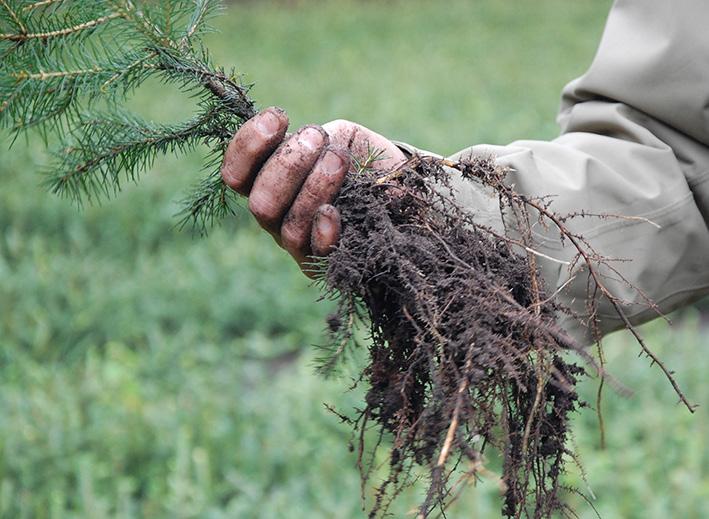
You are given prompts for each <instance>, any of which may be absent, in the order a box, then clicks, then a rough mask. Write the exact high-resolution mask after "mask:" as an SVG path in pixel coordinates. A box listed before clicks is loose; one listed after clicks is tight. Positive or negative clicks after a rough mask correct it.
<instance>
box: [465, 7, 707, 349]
mask: <svg viewBox="0 0 709 519" xmlns="http://www.w3.org/2000/svg"><path fill="white" fill-rule="evenodd" d="M707 19H709V4H708V3H706V2H704V1H703V0H679V1H677V2H665V1H663V0H618V1H616V3H615V4H614V6H613V9H612V10H611V13H610V16H609V19H608V23H607V26H606V30H605V32H604V35H603V39H602V41H601V44H600V47H599V50H598V52H597V55H596V57H595V59H594V61H593V64H592V65H591V67H590V69H589V71H588V72H587V73H586V74H585V75H584V76H582V77H581V78H579V79H577V80H575V81H573V82H571V83H570V84H569V85H568V86H567V87H566V88H565V89H564V94H563V101H562V109H561V113H560V116H559V122H560V124H561V128H562V135H561V136H560V137H559V138H558V139H556V140H554V141H552V142H536V141H519V142H516V143H513V144H511V145H510V146H507V147H497V148H489V147H488V148H485V147H474V148H471V149H469V150H464V151H463V152H461V154H466V153H470V152H471V151H476V152H479V151H483V150H486V151H491V152H493V153H495V154H497V155H498V157H499V162H500V163H501V164H503V165H506V166H509V167H510V168H511V169H512V172H511V174H510V177H509V180H510V182H512V183H514V185H515V188H516V190H517V191H519V192H522V193H529V194H534V195H547V194H551V195H556V198H555V201H554V203H553V205H552V208H553V209H554V210H555V211H556V212H558V213H562V214H563V213H568V212H573V211H579V210H581V209H584V210H586V211H588V212H591V213H610V214H618V215H623V216H631V217H635V216H639V217H644V218H647V219H649V220H651V221H652V222H654V223H656V224H657V225H659V226H660V228H657V227H655V226H653V225H650V224H647V223H644V222H642V221H639V220H635V221H633V220H622V219H612V218H611V219H605V220H601V219H593V218H590V219H583V220H577V221H576V222H575V223H573V226H574V230H577V231H579V232H581V233H582V234H584V235H585V236H586V237H587V238H589V240H590V242H591V243H592V245H593V247H594V248H595V249H596V250H597V251H598V252H599V253H601V254H603V255H605V256H608V257H613V258H619V259H621V258H625V259H630V260H632V261H630V262H625V263H616V264H615V265H614V266H615V267H616V268H617V269H618V270H619V271H620V272H621V273H622V274H623V276H624V277H625V278H626V279H628V280H629V281H630V282H631V283H632V284H633V285H635V286H636V287H637V288H638V289H640V290H641V291H642V292H644V293H645V294H646V295H647V296H648V297H649V298H650V299H651V300H653V301H654V302H655V303H657V304H658V306H659V307H660V309H661V310H662V312H665V313H666V312H669V311H671V310H673V309H674V308H677V307H679V306H681V305H684V304H687V303H689V302H691V301H693V300H695V299H697V298H699V297H701V296H702V295H704V294H706V293H709V229H708V228H707V221H709V66H707V63H709V33H708V32H707V31H706V28H705V27H704V22H705V20H707ZM462 189H465V190H467V191H469V193H468V195H467V196H471V197H472V196H474V195H475V194H474V193H470V191H471V188H469V187H467V188H466V187H463V188H462ZM538 239H539V246H540V247H541V248H542V252H545V253H547V254H549V255H550V256H553V257H557V258H559V259H565V260H568V259H570V258H571V257H572V256H573V255H574V251H573V250H572V248H571V247H570V246H568V244H567V245H566V246H563V245H562V244H561V243H560V242H559V240H558V239H557V237H555V236H553V233H551V234H549V235H548V236H542V235H539V236H538ZM542 268H543V275H544V278H545V280H546V281H547V285H548V286H549V289H550V290H553V289H554V288H556V287H560V286H562V285H563V284H564V283H566V281H567V280H568V279H569V276H570V275H571V276H573V275H577V274H578V275H577V278H576V281H575V282H574V283H571V284H570V286H569V288H568V290H566V291H565V292H564V293H563V295H562V297H563V299H564V302H565V303H566V304H567V305H569V306H571V307H572V308H573V309H574V310H576V311H578V312H580V313H581V314H583V307H584V301H585V299H586V297H587V296H586V294H587V285H586V281H587V276H586V275H585V274H583V273H581V272H578V269H577V271H576V272H572V273H569V272H567V271H566V269H564V268H563V266H562V265H559V264H554V263H551V262H543V261H542ZM607 286H608V287H609V288H610V289H611V290H612V292H613V293H614V294H615V295H616V296H618V297H620V298H622V299H624V300H627V301H630V302H631V304H629V305H627V307H626V312H627V314H628V316H629V317H630V318H631V321H632V322H633V323H641V322H643V321H646V320H649V319H651V318H653V317H655V316H656V315H657V314H656V312H654V311H653V310H649V309H648V308H647V306H646V305H645V304H643V301H642V297H640V295H639V294H638V292H637V291H635V290H633V289H631V288H630V287H628V286H627V285H626V284H624V283H622V282H618V281H613V280H609V281H608V284H607ZM599 318H600V323H599V324H600V328H601V332H603V333H607V332H610V331H612V330H615V329H617V328H620V327H622V323H621V321H620V320H619V319H618V317H617V316H616V315H615V312H614V311H613V309H612V308H610V307H609V305H608V304H607V303H603V302H601V306H600V308H599ZM566 326H567V328H569V329H572V330H574V331H575V332H576V335H578V336H581V335H583V333H584V332H585V330H583V329H582V327H580V326H579V325H578V323H572V322H568V323H566Z"/></svg>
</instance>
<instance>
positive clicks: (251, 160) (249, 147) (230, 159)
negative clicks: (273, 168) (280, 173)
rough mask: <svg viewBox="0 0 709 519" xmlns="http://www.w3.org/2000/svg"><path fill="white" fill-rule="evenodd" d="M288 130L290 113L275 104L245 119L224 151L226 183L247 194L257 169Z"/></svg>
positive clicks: (223, 166)
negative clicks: (288, 114)
mask: <svg viewBox="0 0 709 519" xmlns="http://www.w3.org/2000/svg"><path fill="white" fill-rule="evenodd" d="M287 129H288V116H287V115H286V113H285V112H284V111H283V110H281V109H280V108H276V107H271V108H266V109H265V110H263V111H262V112H259V113H258V114H257V115H255V116H254V117H253V118H251V119H249V120H248V121H246V122H245V123H244V125H243V126H242V127H241V128H239V131H237V132H236V134H235V135H234V138H233V139H232V140H231V142H230V143H229V147H228V148H227V150H226V153H225V154H224V162H223V163H222V170H221V172H222V178H223V179H224V182H225V183H226V185H228V186H229V187H231V188H232V189H233V190H234V191H236V192H238V193H241V194H242V195H248V194H249V191H250V190H251V185H252V184H253V182H254V178H255V177H256V174H257V172H258V171H259V169H260V168H261V166H262V165H263V163H264V162H266V159H268V157H269V156H270V155H271V154H272V153H273V152H274V151H275V150H276V148H277V147H278V145H279V144H280V143H281V142H282V141H283V137H284V136H285V134H286V130H287Z"/></svg>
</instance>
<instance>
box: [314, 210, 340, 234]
mask: <svg viewBox="0 0 709 519" xmlns="http://www.w3.org/2000/svg"><path fill="white" fill-rule="evenodd" d="M315 225H317V228H318V229H317V230H318V234H319V235H320V236H322V237H328V238H329V237H330V236H332V235H333V234H334V233H335V231H336V229H335V222H334V221H333V219H332V216H330V215H329V214H328V213H327V212H320V213H319V214H318V219H317V222H315Z"/></svg>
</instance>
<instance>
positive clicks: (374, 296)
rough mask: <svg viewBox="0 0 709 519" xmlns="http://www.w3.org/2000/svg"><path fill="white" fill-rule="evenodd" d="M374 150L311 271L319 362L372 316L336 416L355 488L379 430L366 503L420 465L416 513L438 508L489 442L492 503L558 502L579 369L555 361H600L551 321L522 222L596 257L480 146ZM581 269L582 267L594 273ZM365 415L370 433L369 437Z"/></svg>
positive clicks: (550, 305) (524, 509) (374, 508)
mask: <svg viewBox="0 0 709 519" xmlns="http://www.w3.org/2000/svg"><path fill="white" fill-rule="evenodd" d="M374 159H375V157H374V156H372V157H370V159H369V160H368V161H367V162H366V163H365V164H361V165H360V167H359V168H358V171H356V172H355V173H354V174H352V175H350V176H349V180H348V181H347V182H346V184H345V186H344V187H343V189H342V191H341V193H340V195H339V198H338V199H337V201H336V205H337V207H338V208H339V210H340V212H341V215H342V236H341V241H340V245H339V246H338V247H337V248H336V250H334V252H333V253H332V254H331V255H330V256H329V257H328V259H327V260H326V262H325V263H324V264H322V265H320V267H321V268H322V269H323V270H322V271H321V272H320V279H321V282H322V283H323V284H324V286H325V289H326V291H327V292H328V293H329V294H330V295H333V296H334V297H336V298H338V300H339V311H338V314H337V315H334V316H332V317H331V318H330V319H329V322H328V325H329V327H330V330H331V332H332V334H333V339H334V340H333V348H332V350H331V352H330V356H329V357H328V358H327V359H326V362H325V363H324V366H325V368H329V367H332V366H333V365H334V364H335V363H336V362H337V359H338V357H339V356H341V354H342V353H343V352H345V351H346V348H347V347H348V344H350V343H351V339H352V333H353V332H352V326H353V323H355V322H356V321H357V320H358V319H362V320H363V321H364V322H366V323H368V326H369V327H370V329H369V333H370V335H371V341H370V344H369V346H368V347H369V355H368V364H367V366H366V368H365V369H364V370H363V372H362V374H361V380H362V381H364V382H365V383H366V385H367V394H366V401H365V406H364V407H363V409H361V410H359V411H358V412H357V414H356V415H355V416H354V417H348V418H345V417H344V416H342V415H341V416H342V418H343V419H345V420H347V421H348V422H349V423H351V424H352V425H353V427H354V429H355V437H356V438H357V440H358V441H357V442H355V443H357V444H358V450H359V465H360V469H361V472H362V478H363V488H364V485H366V484H367V482H368V479H369V477H370V475H371V473H372V470H373V469H374V465H375V461H374V460H375V459H376V458H375V455H374V454H372V452H375V451H376V449H377V448H378V447H379V446H380V444H381V443H382V439H383V438H390V439H391V445H392V447H391V453H390V457H389V462H388V463H389V470H388V477H387V478H386V479H385V481H384V482H383V483H381V484H380V485H378V486H377V488H376V490H375V497H374V500H373V503H372V504H371V505H370V506H369V514H370V517H380V516H383V515H386V513H387V510H388V508H389V506H390V504H391V502H392V500H393V499H395V498H396V497H397V496H398V495H399V494H400V493H401V491H402V489H403V488H404V487H406V486H407V485H409V484H411V483H412V480H413V479H414V477H415V476H414V474H415V473H416V472H417V469H416V467H417V466H422V467H425V468H427V470H428V479H429V486H428V491H427V492H426V495H425V498H424V499H423V502H422V503H421V505H420V508H419V517H421V518H423V517H427V516H428V515H429V514H430V513H431V512H432V511H435V510H439V511H445V509H446V508H447V506H448V505H449V504H450V503H451V502H452V501H453V500H454V499H455V498H456V496H457V493H458V492H459V490H460V488H462V487H463V486H464V485H458V483H460V482H461V480H463V481H464V480H470V479H471V478H474V477H477V476H478V475H479V473H480V471H481V470H484V469H483V465H482V459H483V452H484V451H485V449H489V448H494V449H497V450H498V451H499V453H500V454H501V456H502V459H503V468H502V475H501V481H502V486H503V490H504V505H503V510H502V513H503V515H505V516H507V517H514V518H520V517H524V518H546V517H550V516H551V515H552V514H553V513H557V512H558V513H561V514H562V515H568V514H570V513H571V511H570V510H569V509H568V508H567V507H566V505H565V504H564V499H563V494H564V491H565V488H564V486H563V484H562V483H561V479H560V478H561V475H562V473H563V470H564V462H565V460H568V459H572V458H573V454H572V453H571V452H570V451H569V450H568V447H567V443H568V439H569V434H570V431H569V419H570V416H571V414H572V413H573V412H574V410H576V409H577V408H579V407H580V406H581V405H583V404H582V403H581V402H580V401H579V398H578V395H577V393H576V390H575V385H576V382H577V380H578V379H579V377H580V376H582V375H583V374H584V373H585V370H584V369H583V368H582V367H580V366H579V365H577V364H574V363H571V362H570V361H569V360H568V359H569V358H575V359H584V361H583V365H584V366H586V367H589V366H592V367H593V368H594V369H597V370H599V371H600V369H601V368H599V367H598V366H595V364H594V363H593V361H592V360H590V357H589V356H588V355H587V354H586V353H585V352H584V351H583V350H581V349H580V348H579V347H578V346H577V345H576V344H575V343H574V341H573V340H572V339H571V338H570V337H569V336H568V335H567V334H566V333H565V332H564V331H563V330H561V329H560V328H559V327H558V326H557V324H556V318H557V316H558V314H559V312H564V311H565V310H564V308H561V307H560V306H559V305H558V304H557V303H556V300H555V298H554V297H550V296H549V295H548V294H546V293H545V291H544V288H543V286H542V282H541V279H540V278H539V274H538V271H537V267H536V260H535V258H536V256H535V251H534V250H533V248H532V247H533V244H532V243H531V232H530V226H531V223H532V222H534V221H540V220H541V219H545V220H548V221H550V222H551V223H550V225H556V226H557V227H558V228H559V231H560V233H561V234H562V235H563V236H564V237H565V238H567V239H569V240H572V243H573V244H574V245H576V246H577V248H578V249H579V254H578V258H579V261H587V262H588V263H589V265H590V264H591V262H592V261H595V260H598V261H602V259H599V258H598V257H597V256H595V255H594V254H593V252H592V250H590V252H589V249H585V248H584V247H583V244H584V243H585V242H582V240H583V238H581V237H578V236H575V235H574V234H572V233H571V232H569V231H568V230H567V229H566V227H565V226H564V219H563V218H560V217H558V216H556V215H554V214H553V213H552V212H551V211H550V210H549V208H548V204H547V203H546V202H545V201H544V200H543V199H528V198H525V197H522V196H520V195H518V194H516V193H514V191H512V190H511V188H509V187H507V186H506V185H505V183H504V177H505V174H506V172H505V171H503V170H501V169H500V168H499V167H497V166H496V165H495V162H494V160H493V159H491V158H480V157H477V158H471V159H469V160H466V161H461V162H457V163H455V164H453V163H448V162H446V161H442V160H438V159H432V158H423V157H413V158H412V159H411V160H410V161H409V162H408V163H407V164H406V165H405V166H403V167H402V168H400V169H399V170H397V171H396V172H393V173H392V172H386V171H379V170H377V168H376V162H374ZM447 167H454V168H456V169H457V170H459V171H460V172H461V173H462V175H463V177H465V178H466V179H467V180H468V181H470V182H477V183H480V184H482V185H484V186H487V188H488V189H492V190H493V191H494V192H495V193H496V194H497V195H498V196H499V198H500V202H501V206H502V209H503V211H504V212H506V213H507V216H508V217H509V218H507V219H506V221H508V222H509V221H514V222H515V224H514V225H515V228H514V229H508V232H506V233H505V234H504V235H501V234H499V233H496V232H495V231H494V230H493V229H490V228H486V227H483V226H480V225H478V224H477V223H476V221H475V219H474V214H472V213H471V212H470V210H469V209H466V208H462V207H460V206H459V205H458V204H457V202H456V201H455V198H454V196H451V195H450V194H446V193H449V192H450V191H449V190H448V189H447V187H450V173H449V171H447V169H446V168H447ZM508 225H509V224H508ZM513 236H514V237H515V238H512V237H513ZM594 273H595V270H594V269H593V268H589V276H590V278H591V279H592V278H593V276H594ZM597 290H600V291H601V292H602V291H603V290H604V289H603V287H602V285H601V288H597ZM641 344H642V343H641ZM643 346H644V345H643ZM569 350H571V351H573V352H576V353H578V355H576V356H572V355H567V354H566V352H568V351H569ZM372 429H373V430H374V431H375V432H374V437H375V438H378V440H376V443H375V445H368V444H367V443H368V442H367V441H366V439H367V438H371V434H372Z"/></svg>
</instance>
